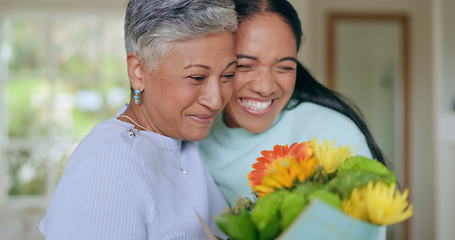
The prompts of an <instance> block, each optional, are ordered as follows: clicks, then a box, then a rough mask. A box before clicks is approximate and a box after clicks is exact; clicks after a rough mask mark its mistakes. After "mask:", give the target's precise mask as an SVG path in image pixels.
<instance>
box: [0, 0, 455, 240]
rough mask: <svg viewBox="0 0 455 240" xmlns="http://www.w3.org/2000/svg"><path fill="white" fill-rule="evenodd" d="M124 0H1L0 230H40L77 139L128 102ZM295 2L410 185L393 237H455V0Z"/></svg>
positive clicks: (323, 59)
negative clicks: (408, 203) (409, 211)
mask: <svg viewBox="0 0 455 240" xmlns="http://www.w3.org/2000/svg"><path fill="white" fill-rule="evenodd" d="M126 2H127V0H98V1H90V0H79V1H70V0H0V239H2V240H10V239H11V240H15V239H19V240H35V239H42V237H41V236H40V234H39V233H38V230H37V227H38V223H39V220H40V219H41V218H42V217H43V216H44V213H45V209H46V206H47V204H48V201H49V199H50V197H51V195H52V192H53V190H54V188H55V185H56V183H57V181H58V179H59V176H60V174H61V173H62V170H63V168H64V166H65V163H66V160H67V159H68V157H69V155H70V154H71V152H72V150H73V149H74V148H75V146H76V145H77V143H78V142H79V141H80V140H81V139H82V138H83V137H84V136H85V135H86V134H87V133H88V132H89V131H90V129H91V128H92V127H93V126H94V125H95V124H97V123H99V122H101V121H103V120H106V119H108V118H110V117H112V116H113V115H114V114H115V113H116V112H117V111H118V110H119V108H120V107H121V106H122V105H123V104H125V103H126V102H127V100H128V97H129V84H128V78H127V75H126V66H125V51H124V47H123V14H124V10H125V7H126ZM290 2H292V3H293V5H294V6H295V7H296V8H297V9H298V11H299V14H300V16H301V18H302V22H303V26H304V34H305V42H304V46H303V48H302V50H301V51H300V55H299V58H300V60H301V61H302V62H303V63H304V64H305V65H306V66H307V67H308V68H309V69H310V70H311V72H313V73H314V75H315V76H316V77H317V79H319V80H320V81H321V82H323V83H324V84H326V85H327V86H329V87H331V88H333V89H335V90H337V91H339V92H341V93H343V94H345V95H346V96H348V97H349V98H350V99H351V100H352V101H354V102H355V103H356V104H357V105H358V106H359V108H360V109H361V110H362V111H363V113H364V115H365V119H366V120H367V123H368V124H369V126H370V128H371V130H372V132H373V135H374V136H375V137H376V139H377V141H378V142H379V145H380V146H381V148H382V149H383V151H384V152H385V154H386V156H387V158H388V160H389V162H390V164H391V166H392V167H393V169H394V170H395V172H396V173H397V175H398V176H399V179H400V182H401V184H402V185H403V186H405V187H408V188H410V189H411V199H412V202H413V203H414V205H415V209H416V210H415V215H414V217H413V218H412V219H411V221H408V222H406V223H405V224H401V225H398V226H394V227H392V228H389V231H388V239H406V240H408V239H413V240H414V239H415V240H429V239H437V240H452V239H455V228H454V227H453V223H454V222H455V205H454V202H455V187H453V184H454V183H455V174H454V172H455V28H454V27H453V26H451V25H452V24H453V23H455V1H453V0H381V1H378V0H343V1H340V0H293V1H290Z"/></svg>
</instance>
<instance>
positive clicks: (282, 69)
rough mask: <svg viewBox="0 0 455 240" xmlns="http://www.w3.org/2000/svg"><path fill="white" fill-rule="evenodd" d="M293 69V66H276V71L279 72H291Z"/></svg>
mask: <svg viewBox="0 0 455 240" xmlns="http://www.w3.org/2000/svg"><path fill="white" fill-rule="evenodd" d="M294 70H295V68H293V67H285V66H282V67H277V72H279V73H287V72H292V71H294Z"/></svg>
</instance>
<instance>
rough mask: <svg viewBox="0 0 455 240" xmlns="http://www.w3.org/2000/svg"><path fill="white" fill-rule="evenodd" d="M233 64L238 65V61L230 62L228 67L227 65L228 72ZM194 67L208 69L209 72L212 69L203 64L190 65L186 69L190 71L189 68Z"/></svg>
mask: <svg viewBox="0 0 455 240" xmlns="http://www.w3.org/2000/svg"><path fill="white" fill-rule="evenodd" d="M233 64H237V61H235V60H234V61H232V62H230V63H229V64H228V65H226V67H225V68H224V70H226V69H227V68H228V67H229V66H231V65H233ZM192 67H200V68H205V69H208V70H210V69H211V68H210V67H209V66H207V65H203V64H190V65H188V66H186V67H185V68H184V69H188V68H192Z"/></svg>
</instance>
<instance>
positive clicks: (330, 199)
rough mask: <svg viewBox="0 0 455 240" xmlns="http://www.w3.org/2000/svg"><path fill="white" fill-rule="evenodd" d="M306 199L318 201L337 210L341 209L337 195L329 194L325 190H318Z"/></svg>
mask: <svg viewBox="0 0 455 240" xmlns="http://www.w3.org/2000/svg"><path fill="white" fill-rule="evenodd" d="M308 198H309V199H310V200H315V199H319V200H322V201H323V202H325V203H327V204H328V205H330V206H332V207H334V208H338V209H340V208H341V199H340V197H339V196H338V195H336V194H335V193H332V192H329V191H328V190H325V189H319V190H316V191H314V192H312V193H311V194H310V195H309V196H308Z"/></svg>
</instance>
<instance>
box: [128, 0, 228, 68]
mask: <svg viewBox="0 0 455 240" xmlns="http://www.w3.org/2000/svg"><path fill="white" fill-rule="evenodd" d="M236 28H237V14H236V12H235V7H234V3H233V2H232V1H231V0H130V1H129V3H128V7H127V9H126V15H125V48H126V51H127V53H133V54H135V55H136V56H138V57H140V58H142V59H143V60H144V61H145V62H146V63H147V66H148V67H149V69H153V68H154V67H155V66H156V65H157V60H158V57H160V56H163V55H164V54H166V51H167V50H168V48H169V43H171V42H173V41H178V40H185V39H192V38H196V37H200V36H204V35H207V34H212V33H218V32H223V31H226V30H229V31H232V32H233V31H235V30H236Z"/></svg>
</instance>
